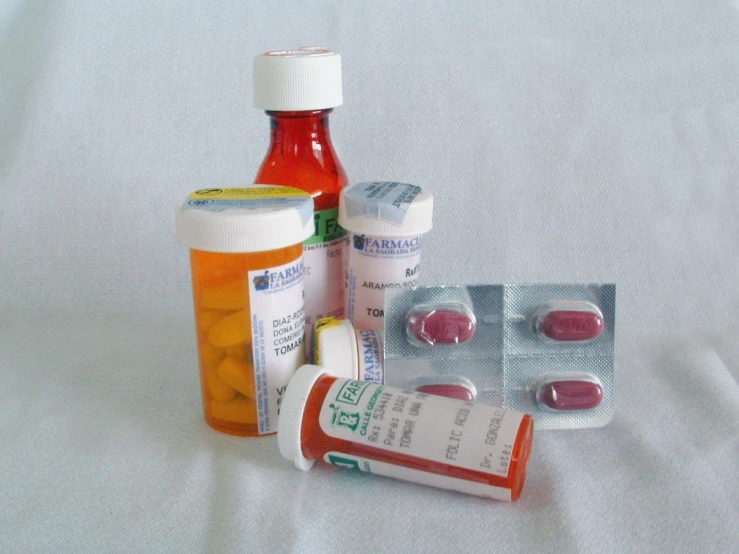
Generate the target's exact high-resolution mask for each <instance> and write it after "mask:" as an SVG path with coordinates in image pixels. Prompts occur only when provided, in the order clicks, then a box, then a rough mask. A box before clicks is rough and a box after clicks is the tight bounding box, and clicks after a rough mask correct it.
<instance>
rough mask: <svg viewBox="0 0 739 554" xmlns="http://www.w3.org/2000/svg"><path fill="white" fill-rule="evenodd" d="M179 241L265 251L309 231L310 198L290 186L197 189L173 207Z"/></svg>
mask: <svg viewBox="0 0 739 554" xmlns="http://www.w3.org/2000/svg"><path fill="white" fill-rule="evenodd" d="M176 224H177V240H178V241H180V242H181V243H182V244H184V245H185V246H189V247H190V248H194V249H196V250H205V251H208V252H225V253H237V252H242V253H243V252H264V251H265V250H276V249H278V248H285V247H287V246H292V245H294V244H298V243H300V242H303V241H304V240H306V239H307V238H308V237H310V236H312V235H313V227H314V224H313V198H311V196H310V194H308V193H307V192H305V191H302V190H300V189H296V188H293V187H283V186H279V185H248V186H246V187H243V188H234V189H200V190H198V191H195V192H193V193H192V194H190V195H189V196H188V197H187V198H185V199H184V200H183V201H182V203H180V205H179V206H178V207H177V212H176Z"/></svg>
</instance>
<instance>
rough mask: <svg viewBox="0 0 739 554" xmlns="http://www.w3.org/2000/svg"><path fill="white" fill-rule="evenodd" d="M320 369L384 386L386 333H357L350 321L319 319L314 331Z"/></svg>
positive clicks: (315, 356) (314, 348)
mask: <svg viewBox="0 0 739 554" xmlns="http://www.w3.org/2000/svg"><path fill="white" fill-rule="evenodd" d="M313 341H314V345H313V355H314V361H315V363H316V364H317V365H320V366H322V367H325V368H326V369H327V370H329V371H330V372H331V374H332V375H336V376H337V377H346V378H347V379H355V380H358V381H369V382H371V383H377V384H379V385H381V384H382V383H383V380H384V377H385V371H384V363H383V362H384V355H385V354H384V342H383V332H382V331H378V330H376V329H355V328H354V325H352V322H351V321H349V320H348V319H344V320H338V319H334V318H333V317H325V318H322V319H319V320H318V321H316V323H315V329H314V330H313Z"/></svg>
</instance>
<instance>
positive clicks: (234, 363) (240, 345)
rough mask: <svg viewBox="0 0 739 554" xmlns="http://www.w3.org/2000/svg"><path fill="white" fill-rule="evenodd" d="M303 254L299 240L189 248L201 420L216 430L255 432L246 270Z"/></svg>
mask: <svg viewBox="0 0 739 554" xmlns="http://www.w3.org/2000/svg"><path fill="white" fill-rule="evenodd" d="M302 254H303V245H302V244H301V243H298V244H296V245H293V246H289V247H287V248H281V249H279V250H269V251H266V252H253V253H248V254H222V253H217V252H204V251H202V250H194V249H190V266H191V269H192V292H193V303H194V305H195V325H196V331H197V340H198V352H199V358H200V381H201V384H202V390H203V410H204V412H205V421H206V422H207V423H208V425H210V426H211V427H213V428H214V429H216V430H218V431H221V432H223V433H228V434H230V435H238V436H242V437H256V436H259V430H258V425H257V407H256V399H255V398H254V396H255V394H254V364H253V357H252V349H251V313H250V310H249V281H248V276H249V271H251V270H255V269H267V268H270V267H275V266H279V265H283V264H286V263H289V262H292V261H295V260H297V259H298V258H299V257H300V256H301V255H302Z"/></svg>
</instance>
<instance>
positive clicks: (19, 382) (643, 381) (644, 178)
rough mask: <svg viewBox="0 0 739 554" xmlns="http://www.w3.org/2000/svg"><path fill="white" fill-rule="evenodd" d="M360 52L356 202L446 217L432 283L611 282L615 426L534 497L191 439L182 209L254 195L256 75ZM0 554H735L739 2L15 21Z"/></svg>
mask: <svg viewBox="0 0 739 554" xmlns="http://www.w3.org/2000/svg"><path fill="white" fill-rule="evenodd" d="M308 44H321V45H325V46H328V47H331V48H334V49H336V50H338V51H340V52H341V53H342V54H343V62H344V97H345V102H346V103H345V105H344V106H343V107H341V108H338V109H337V110H336V111H335V113H334V115H333V116H332V121H331V124H332V133H333V136H334V142H335V145H336V147H337V150H338V151H339V154H340V157H341V159H342V161H343V163H344V165H345V167H346V169H347V172H348V173H349V175H350V178H351V180H352V181H361V180H379V179H393V180H401V181H407V182H411V183H417V184H421V185H424V186H427V187H429V188H430V189H432V190H433V191H434V193H435V196H436V213H435V228H434V230H433V231H432V232H431V233H429V234H428V235H427V239H426V242H425V244H424V251H423V260H422V281H423V282H424V283H425V284H440V283H481V282H527V281H534V282H541V281H549V282H564V281H608V282H616V283H617V285H618V292H617V297H618V299H617V327H618V328H617V331H616V340H617V347H616V348H617V360H616V371H617V379H616V382H617V395H618V396H617V413H616V416H615V419H614V421H613V423H612V424H611V425H610V426H608V427H606V428H604V429H597V430H588V431H578V432H552V431H549V432H541V433H538V434H537V435H536V437H535V441H534V451H533V455H532V460H531V463H530V466H529V474H528V479H527V484H526V487H525V489H524V494H523V496H522V498H521V500H520V501H519V502H518V503H516V504H513V505H511V504H504V503H494V502H488V501H484V500H479V499H475V498H472V497H467V496H463V495H458V494H453V493H447V492H442V491H438V490H434V489H428V488H423V487H420V486H415V485H410V484H406V483H401V482H397V481H392V480H387V479H382V478H373V477H371V476H366V475H360V474H354V473H351V472H348V471H335V470H332V469H327V468H318V467H316V468H315V469H313V470H312V471H311V472H309V473H301V472H298V471H296V470H294V469H292V468H291V467H290V464H289V463H287V462H285V461H283V460H281V459H280V457H279V454H278V451H277V446H276V441H275V439H274V438H273V437H271V438H266V439H260V440H244V439H237V438H232V437H227V436H224V435H220V434H218V433H216V432H215V431H212V430H210V429H209V428H207V427H206V425H205V424H204V422H203V421H202V414H201V404H200V392H199V383H198V377H197V370H196V367H195V363H196V353H195V343H194V331H193V324H192V313H191V297H190V288H189V273H188V272H189V266H188V259H187V251H186V249H185V248H184V247H183V246H181V245H179V244H177V243H176V242H175V240H174V221H173V219H174V217H173V212H174V206H175V204H176V203H177V201H178V200H179V199H181V197H182V196H184V195H185V194H186V193H187V192H189V191H191V190H193V189H195V188H199V187H203V186H229V185H238V184H243V183H248V182H251V181H252V180H253V177H254V175H255V173H256V169H257V167H258V164H259V162H260V161H261V159H262V156H263V155H264V153H265V151H266V148H267V139H268V121H267V118H266V117H265V116H264V114H262V113H260V112H258V111H256V110H254V109H252V107H251V90H252V88H251V63H252V62H251V58H252V56H253V55H255V54H257V53H259V52H261V51H264V50H268V49H279V48H286V47H296V46H304V45H308ZM0 192H2V199H1V200H0V283H2V284H3V286H2V287H0V551H3V552H47V551H54V552H95V551H139V552H140V551H157V552H160V551H161V552H182V551H202V552H234V551H252V552H267V551H269V552H290V551H291V552H370V551H391V550H394V551H398V552H412V551H418V552H430V551H438V552H450V551H459V552H465V551H469V552H477V551H480V552H483V551H484V552H493V551H496V552H497V551H522V552H541V551H543V552H554V551H559V552H601V551H610V552H678V551H680V552H688V551H692V552H696V551H698V552H736V551H737V549H739V546H738V545H739V526H738V525H737V522H738V521H739V501H738V500H737V499H739V385H737V379H738V378H739V372H738V370H737V367H738V366H739V347H738V346H737V344H738V341H737V337H738V336H739V321H738V315H737V314H739V287H738V286H737V283H739V218H738V217H737V210H738V209H739V5H737V4H736V2H730V1H726V0H724V1H718V2H712V3H708V2H692V1H686V0H678V1H666V0H662V1H649V2H611V3H603V2H587V1H575V2H569V3H562V2H535V1H524V2H483V1H478V2H466V3H456V4H455V3H452V4H447V5H443V6H442V5H436V4H433V5H432V4H427V3H425V2H398V3H388V4H386V5H384V6H383V5H376V3H371V2H370V3H345V2H330V1H322V2H316V3H311V4H308V3H305V5H299V6H287V5H284V4H283V3H281V2H261V3H247V2H225V1H213V2H191V3H182V2H174V1H172V0H166V1H161V2H120V3H114V2H100V1H96V0H77V1H71V0H67V1H60V2H53V1H51V0H37V1H32V0H10V1H8V0H6V1H5V2H0Z"/></svg>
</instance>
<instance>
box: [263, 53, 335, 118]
mask: <svg viewBox="0 0 739 554" xmlns="http://www.w3.org/2000/svg"><path fill="white" fill-rule="evenodd" d="M342 103H343V96H342V89H341V56H340V55H339V54H337V53H336V52H331V51H330V50H325V49H323V48H318V47H312V46H311V47H305V48H299V49H297V50H276V51H273V52H265V53H264V54H260V55H259V56H256V57H255V58H254V107H255V108H257V109H260V110H267V111H276V112H293V111H295V112H298V111H307V110H324V109H327V108H335V107H336V106H341V104H342Z"/></svg>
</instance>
